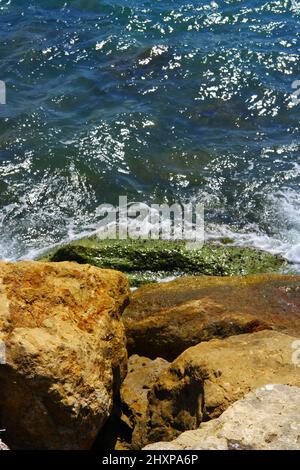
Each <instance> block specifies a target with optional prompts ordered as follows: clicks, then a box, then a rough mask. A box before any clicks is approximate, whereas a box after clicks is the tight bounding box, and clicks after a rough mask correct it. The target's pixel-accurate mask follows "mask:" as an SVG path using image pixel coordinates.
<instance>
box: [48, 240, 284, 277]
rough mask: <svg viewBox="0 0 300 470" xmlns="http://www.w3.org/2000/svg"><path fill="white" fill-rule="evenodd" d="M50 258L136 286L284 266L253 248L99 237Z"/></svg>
mask: <svg viewBox="0 0 300 470" xmlns="http://www.w3.org/2000/svg"><path fill="white" fill-rule="evenodd" d="M47 259H48V260H49V261H76V262H77V263H81V264H86V263H87V264H91V265H93V266H97V267H99V268H111V269H118V270H120V271H123V272H126V273H127V274H128V275H129V278H130V281H131V285H134V286H138V285H142V284H145V283H149V282H155V281H156V280H157V279H159V278H163V277H168V276H172V275H176V276H178V275H182V274H190V275H194V274H198V275H199V274H201V275H209V276H231V275H238V274H240V275H245V274H253V273H263V272H278V271H279V270H280V269H283V268H284V267H285V261H284V259H283V258H281V257H280V256H275V255H272V254H270V253H267V252H264V251H260V250H256V249H253V248H241V247H233V246H228V245H213V244H206V245H204V246H203V247H202V248H201V249H193V250H191V249H187V246H186V243H185V242H184V241H176V242H175V241H174V242H172V241H154V240H99V239H98V238H97V237H93V238H87V239H83V240H81V241H77V242H74V243H72V244H68V245H66V246H62V247H60V248H58V249H57V250H56V251H54V252H52V253H49V254H48V256H47Z"/></svg>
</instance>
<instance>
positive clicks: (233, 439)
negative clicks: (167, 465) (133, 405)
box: [145, 384, 300, 450]
mask: <svg viewBox="0 0 300 470" xmlns="http://www.w3.org/2000/svg"><path fill="white" fill-rule="evenodd" d="M145 450H300V388H298V387H291V386H289V385H271V384H269V385H266V386H265V387H262V388H259V389H257V390H255V391H254V392H251V393H249V394H247V395H246V396H245V397H244V398H243V399H241V400H238V401H237V402H235V403H234V404H233V405H231V406H230V407H229V408H228V409H227V410H226V411H225V412H224V413H223V414H222V415H221V416H220V417H219V418H217V419H213V420H212V421H209V422H207V423H203V424H201V426H200V428H199V429H197V430H194V431H186V432H184V433H183V434H180V435H179V437H177V439H175V440H174V441H171V442H158V443H156V444H151V445H148V446H147V447H145Z"/></svg>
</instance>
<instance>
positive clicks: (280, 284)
mask: <svg viewBox="0 0 300 470" xmlns="http://www.w3.org/2000/svg"><path fill="white" fill-rule="evenodd" d="M123 319H124V323H125V327H126V334H127V338H128V352H129V354H139V355H142V356H143V355H146V356H148V357H151V358H155V357H163V358H165V359H167V360H173V359H175V358H176V357H177V356H178V355H179V354H181V353H182V352H183V351H184V350H185V349H187V348H188V347H190V346H193V345H195V344H198V343H200V342H201V341H208V340H210V339H212V338H225V337H227V336H231V335H236V334H241V333H250V332H254V331H259V330H262V329H266V328H274V329H278V330H286V331H287V332H289V333H291V334H300V276H288V275H276V274H274V275H272V274H269V275H268V274H266V275H253V276H236V277H204V276H203V277H194V278H193V277H186V278H180V279H177V280H176V281H172V282H168V283H162V284H156V285H149V286H145V287H142V288H140V289H138V290H137V291H136V292H135V293H134V294H133V298H132V302H131V303H130V305H129V306H128V307H127V309H126V310H125V312H124V316H123Z"/></svg>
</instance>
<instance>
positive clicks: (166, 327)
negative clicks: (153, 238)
mask: <svg viewBox="0 0 300 470" xmlns="http://www.w3.org/2000/svg"><path fill="white" fill-rule="evenodd" d="M224 242H225V241H223V243H222V241H220V243H219V244H217V245H205V246H204V247H203V248H202V249H198V250H192V251H190V250H186V249H185V247H184V245H183V244H181V243H177V242H176V243H175V242H141V241H132V242H124V243H123V242H119V241H115V242H104V241H99V240H97V239H96V238H95V237H93V238H90V239H85V240H81V241H79V242H74V243H73V244H71V245H67V246H65V247H59V248H58V249H57V250H55V251H52V252H50V253H48V254H47V255H45V256H44V257H43V259H41V260H37V261H24V262H17V263H5V262H0V341H1V344H2V345H4V346H5V360H2V361H1V364H0V398H1V400H0V428H1V429H3V430H5V432H3V433H1V438H2V439H3V442H2V441H0V449H5V448H6V445H7V446H8V447H9V448H11V449H91V448H94V449H101V450H112V449H116V450H124V449H126V450H137V449H143V448H145V446H146V449H170V450H171V449H174V450H176V449H177V450H180V449H224V450H225V449H237V450H238V449H284V448H286V449H300V413H299V411H298V409H299V406H298V403H299V402H300V368H299V367H298V362H297V360H298V352H297V351H298V350H297V344H298V343H297V341H298V338H299V333H300V276H298V275H296V274H294V273H292V272H291V270H290V269H289V266H288V264H287V263H286V261H285V260H284V259H283V258H280V257H277V256H273V255H270V254H269V253H265V252H262V251H259V250H254V249H250V248H237V247H233V246H230V245H228V244H227V243H224ZM178 275H180V276H181V277H179V278H178V279H175V280H172V281H168V282H163V283H157V280H159V279H161V278H165V277H168V276H172V277H173V276H178ZM130 286H131V287H135V288H136V287H138V288H137V289H136V290H135V291H134V292H132V289H130ZM298 348H299V344H298ZM299 356H300V354H299ZM2 359H3V358H2ZM299 359H300V357H299ZM299 363H300V360H299ZM298 387H299V388H298ZM279 410H280V412H279ZM4 443H5V444H6V445H5V444H4Z"/></svg>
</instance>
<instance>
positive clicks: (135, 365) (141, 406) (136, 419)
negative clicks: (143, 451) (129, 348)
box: [121, 355, 170, 449]
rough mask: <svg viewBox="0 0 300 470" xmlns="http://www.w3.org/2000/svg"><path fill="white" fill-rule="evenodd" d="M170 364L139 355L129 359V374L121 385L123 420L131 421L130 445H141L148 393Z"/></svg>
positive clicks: (132, 446)
mask: <svg viewBox="0 0 300 470" xmlns="http://www.w3.org/2000/svg"><path fill="white" fill-rule="evenodd" d="M169 365H170V363H169V362H167V361H165V360H164V359H161V358H159V357H158V358H157V359H155V360H154V361H152V360H151V359H149V358H147V357H140V356H137V355H134V356H131V357H130V358H129V360H128V374H127V376H126V378H125V380H124V382H123V384H122V387H121V403H122V409H123V416H122V418H123V420H126V422H127V423H130V424H129V425H130V427H131V429H132V436H131V442H130V447H131V448H132V449H139V448H140V447H141V436H143V435H144V429H143V428H144V427H145V425H146V423H145V417H146V414H147V407H148V394H149V392H150V390H151V389H152V387H153V385H154V384H155V382H156V381H157V380H158V379H159V377H160V375H161V374H162V372H163V371H164V370H166V369H167V367H168V366H169Z"/></svg>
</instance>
